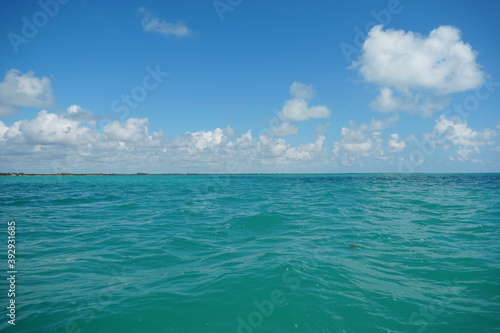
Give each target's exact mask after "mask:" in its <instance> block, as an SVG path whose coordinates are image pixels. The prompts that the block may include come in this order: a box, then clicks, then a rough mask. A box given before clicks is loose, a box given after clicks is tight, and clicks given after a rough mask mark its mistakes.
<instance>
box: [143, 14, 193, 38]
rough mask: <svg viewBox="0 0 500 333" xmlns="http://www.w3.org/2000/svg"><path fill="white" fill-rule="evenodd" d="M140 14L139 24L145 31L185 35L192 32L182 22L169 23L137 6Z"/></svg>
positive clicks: (167, 34)
mask: <svg viewBox="0 0 500 333" xmlns="http://www.w3.org/2000/svg"><path fill="white" fill-rule="evenodd" d="M138 12H139V13H140V14H141V15H142V20H141V24H142V27H143V28H144V31H146V32H156V33H159V34H161V35H164V36H176V37H186V36H189V35H191V34H192V31H191V30H189V28H188V27H187V26H185V25H184V24H182V23H171V22H166V21H165V20H162V19H160V18H159V17H157V16H156V15H155V14H153V13H152V12H150V11H148V10H147V9H145V8H144V7H143V8H139V10H138Z"/></svg>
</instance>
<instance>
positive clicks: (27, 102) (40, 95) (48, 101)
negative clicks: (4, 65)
mask: <svg viewBox="0 0 500 333" xmlns="http://www.w3.org/2000/svg"><path fill="white" fill-rule="evenodd" d="M34 75H35V73H34V72H33V71H29V72H27V73H25V74H22V73H21V72H20V71H19V70H17V69H10V70H8V71H7V72H6V73H5V79H4V80H3V81H2V82H0V116H2V117H8V116H12V115H14V114H15V113H16V112H17V111H18V110H19V109H21V108H23V107H38V108H51V107H53V106H54V105H53V104H54V96H53V95H52V87H51V83H50V79H49V78H47V77H41V78H38V77H35V76H34Z"/></svg>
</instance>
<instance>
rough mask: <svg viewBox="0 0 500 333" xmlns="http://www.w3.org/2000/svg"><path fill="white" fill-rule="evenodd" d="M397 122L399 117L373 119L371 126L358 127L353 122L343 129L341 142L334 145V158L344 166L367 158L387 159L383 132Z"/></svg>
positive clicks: (362, 125)
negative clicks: (383, 143)
mask: <svg viewBox="0 0 500 333" xmlns="http://www.w3.org/2000/svg"><path fill="white" fill-rule="evenodd" d="M397 120H398V117H391V118H388V119H385V120H379V119H372V121H371V122H370V123H369V124H361V125H359V126H357V125H356V124H354V122H351V123H349V124H348V125H347V126H344V127H342V129H341V133H340V140H339V141H337V142H335V143H334V144H333V148H332V153H333V155H334V157H336V158H338V159H340V161H341V162H342V164H343V165H349V164H350V163H351V162H352V161H354V160H356V159H359V158H362V157H367V156H373V157H376V158H377V159H386V157H385V156H384V150H383V146H382V141H383V139H382V134H381V131H382V130H384V129H386V128H387V127H389V126H390V125H392V124H393V123H395V122H396V121H397Z"/></svg>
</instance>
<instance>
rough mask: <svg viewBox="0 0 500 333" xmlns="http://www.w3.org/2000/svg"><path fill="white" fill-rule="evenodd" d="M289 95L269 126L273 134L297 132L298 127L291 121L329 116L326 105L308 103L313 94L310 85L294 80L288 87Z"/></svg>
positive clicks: (284, 134) (285, 134)
mask: <svg viewBox="0 0 500 333" xmlns="http://www.w3.org/2000/svg"><path fill="white" fill-rule="evenodd" d="M290 95H292V98H291V99H289V100H286V101H285V103H284V105H283V108H282V109H281V111H280V112H279V113H278V117H279V119H277V120H276V121H275V122H274V123H273V124H272V126H271V130H272V131H273V133H274V135H276V136H279V137H284V136H288V135H293V134H296V133H298V131H299V130H298V128H297V127H296V126H295V125H293V124H292V123H291V122H296V121H304V120H309V119H320V118H328V117H330V115H331V111H330V109H329V108H328V107H326V106H324V105H313V106H311V105H309V100H310V99H312V98H314V96H315V91H314V89H313V87H312V86H307V85H305V84H303V83H300V82H294V83H293V84H292V85H291V87H290Z"/></svg>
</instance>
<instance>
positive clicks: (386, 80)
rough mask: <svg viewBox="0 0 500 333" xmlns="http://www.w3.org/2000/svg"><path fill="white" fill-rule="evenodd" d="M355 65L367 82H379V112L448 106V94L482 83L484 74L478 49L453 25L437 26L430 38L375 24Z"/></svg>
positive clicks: (425, 110) (427, 111)
mask: <svg viewBox="0 0 500 333" xmlns="http://www.w3.org/2000/svg"><path fill="white" fill-rule="evenodd" d="M353 66H354V67H357V68H359V73H360V74H361V76H362V77H363V78H364V79H365V81H367V82H370V83H374V84H376V85H379V86H380V87H381V88H380V95H379V96H378V97H377V99H376V100H375V101H374V102H373V103H372V107H373V108H375V109H377V110H380V111H413V112H415V111H422V112H423V113H424V114H425V115H429V114H431V113H432V112H433V111H435V110H439V109H442V108H444V107H446V106H447V103H448V99H447V98H446V95H447V94H451V93H456V92H462V91H466V90H469V89H474V88H477V87H479V86H481V85H482V84H483V82H484V79H485V74H484V73H483V72H482V71H481V69H480V68H479V65H478V64H477V63H476V52H475V51H474V50H473V49H472V47H471V46H470V45H469V44H467V43H464V42H463V41H462V40H461V32H460V30H459V29H457V28H455V27H452V26H440V27H438V28H437V29H434V30H432V31H431V33H430V34H429V36H422V35H420V34H417V33H413V32H411V31H408V32H405V31H403V30H393V29H387V30H383V29H382V26H381V25H378V26H375V27H373V28H372V29H371V30H370V32H369V34H368V38H367V39H366V40H365V42H364V43H363V47H362V53H361V56H360V57H359V59H358V61H357V62H354V63H353Z"/></svg>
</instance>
